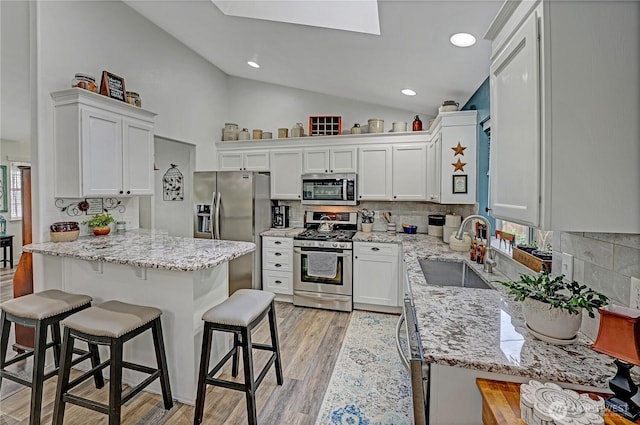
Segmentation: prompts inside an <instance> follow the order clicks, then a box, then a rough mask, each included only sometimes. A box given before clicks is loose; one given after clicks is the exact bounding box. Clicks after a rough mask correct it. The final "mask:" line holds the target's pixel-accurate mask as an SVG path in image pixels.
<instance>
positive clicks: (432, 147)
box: [427, 134, 442, 202]
mask: <svg viewBox="0 0 640 425" xmlns="http://www.w3.org/2000/svg"><path fill="white" fill-rule="evenodd" d="M441 138H442V135H441V134H439V135H438V137H437V138H436V140H434V141H432V142H429V143H428V144H427V201H430V202H440V179H441V176H440V169H441V167H442V160H441V158H442V155H441V152H442V142H441V140H440V139H441Z"/></svg>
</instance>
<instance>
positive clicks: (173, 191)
mask: <svg viewBox="0 0 640 425" xmlns="http://www.w3.org/2000/svg"><path fill="white" fill-rule="evenodd" d="M182 180H183V178H182V173H181V172H180V170H178V166H177V165H176V164H171V168H169V169H168V170H167V172H166V173H164V176H162V199H163V200H164V201H184V185H183V184H182Z"/></svg>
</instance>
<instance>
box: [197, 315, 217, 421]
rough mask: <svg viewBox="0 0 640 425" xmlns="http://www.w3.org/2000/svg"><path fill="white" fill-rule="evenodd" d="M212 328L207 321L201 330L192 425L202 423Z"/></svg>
mask: <svg viewBox="0 0 640 425" xmlns="http://www.w3.org/2000/svg"><path fill="white" fill-rule="evenodd" d="M212 338H213V329H212V327H211V325H210V324H209V323H208V322H205V324H204V331H203V332H202V351H201V355H200V371H199V372H198V386H197V388H196V410H195V413H194V416H193V425H200V424H201V423H202V416H203V414H204V399H205V395H206V390H207V382H206V380H207V374H208V371H209V358H210V357H211V340H212Z"/></svg>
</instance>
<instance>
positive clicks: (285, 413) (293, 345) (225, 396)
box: [0, 303, 350, 425]
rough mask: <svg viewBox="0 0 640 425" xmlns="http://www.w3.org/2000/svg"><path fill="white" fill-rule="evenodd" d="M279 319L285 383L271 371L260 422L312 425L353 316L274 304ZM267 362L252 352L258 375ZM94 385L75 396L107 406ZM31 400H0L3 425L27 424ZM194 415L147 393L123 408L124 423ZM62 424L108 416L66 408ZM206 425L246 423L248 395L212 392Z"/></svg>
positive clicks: (264, 336)
mask: <svg viewBox="0 0 640 425" xmlns="http://www.w3.org/2000/svg"><path fill="white" fill-rule="evenodd" d="M276 315H277V318H278V335H279V338H280V349H281V352H282V366H283V373H284V384H283V385H282V386H277V385H276V378H275V372H274V369H273V367H272V368H271V370H270V371H269V373H267V375H266V377H265V379H264V381H263V382H262V384H261V385H260V387H259V388H258V391H257V396H256V401H257V409H258V421H259V423H260V424H264V425H272V424H292V425H296V424H300V425H307V424H314V423H315V419H316V416H317V414H318V411H319V410H320V405H321V404H322V399H323V396H324V393H325V390H326V388H327V385H328V383H329V379H330V378H331V372H332V370H333V367H334V365H335V362H336V359H337V357H338V353H339V351H340V347H341V345H342V340H343V338H344V335H345V331H346V328H347V325H348V324H349V317H350V314H349V313H341V312H333V311H327V310H317V309H311V308H303V307H294V306H293V305H291V304H288V303H276ZM268 341H269V332H268V326H267V324H266V322H265V323H263V324H262V325H260V326H259V327H258V328H257V329H256V330H255V331H254V333H253V342H264V343H268ZM267 358H268V353H267V352H263V351H259V350H254V361H255V366H254V370H256V373H257V371H259V370H260V369H259V368H261V367H262V365H264V364H265V362H266V359H267ZM240 366H241V369H240V373H239V374H238V378H237V379H238V380H240V379H241V377H242V362H240ZM72 376H75V375H72ZM223 377H224V378H226V379H231V367H230V365H227V366H225V368H224V369H223ZM56 380H57V378H55V377H54V378H51V379H49V380H48V381H47V382H46V384H45V389H44V395H43V403H42V406H43V407H42V423H43V424H48V423H51V416H52V413H53V399H54V395H55V384H56ZM4 381H5V383H8V382H6V380H4ZM5 383H3V386H4V385H5ZM92 384H93V381H92V380H88V381H87V382H85V383H83V384H82V385H80V386H79V387H77V388H76V389H74V391H73V392H75V393H76V394H78V395H81V396H83V397H90V398H92V399H94V400H98V401H100V402H103V403H106V402H107V397H108V394H107V391H105V389H102V390H96V389H95V387H93V385H92ZM106 387H107V386H105V388H106ZM29 397H30V390H29V389H28V388H25V389H24V390H20V391H19V392H17V393H15V394H13V395H11V396H9V397H6V398H5V399H3V400H2V401H0V425H16V424H21V425H23V424H28V423H29V418H28V416H29ZM193 411H194V408H193V407H192V406H187V405H184V404H180V403H175V404H174V407H173V408H172V409H171V410H169V411H165V410H164V408H163V405H162V397H161V396H159V395H155V394H151V393H146V392H143V393H141V394H139V395H138V396H137V397H135V398H134V399H133V400H131V401H130V402H129V403H128V404H127V405H126V406H125V407H123V411H122V424H123V425H125V424H154V425H155V424H158V425H162V424H171V425H173V424H176V425H183V424H185V425H186V424H192V423H193ZM64 423H65V424H66V425H86V424H92V425H93V424H106V423H107V420H106V416H105V415H102V414H99V413H97V412H93V411H91V410H87V409H84V408H81V407H78V406H73V405H69V404H68V405H67V409H66V414H65V421H64ZM203 423H204V424H212V425H213V424H215V425H222V424H246V423H247V414H246V403H245V396H244V393H241V392H238V391H233V390H227V389H223V388H219V387H216V388H212V387H208V393H207V397H206V403H205V411H204V421H203Z"/></svg>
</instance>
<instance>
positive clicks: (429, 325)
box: [354, 232, 635, 389]
mask: <svg viewBox="0 0 640 425" xmlns="http://www.w3.org/2000/svg"><path fill="white" fill-rule="evenodd" d="M356 237H357V238H360V237H362V238H364V240H366V241H375V242H389V243H398V242H397V239H401V243H402V248H403V251H404V261H405V264H406V266H407V269H408V277H409V285H410V289H411V292H412V296H413V301H414V304H415V309H416V315H417V320H418V328H419V331H420V338H421V341H422V346H423V355H424V358H425V361H426V362H428V363H435V364H441V365H448V366H455V367H462V368H468V369H474V370H479V371H486V372H493V373H503V374H507V375H517V376H523V377H528V378H532V379H537V380H542V381H554V382H558V383H571V384H574V385H584V386H590V387H596V388H603V389H605V388H608V380H609V379H610V378H611V377H612V376H613V375H614V374H615V370H616V369H615V366H614V365H613V358H611V357H609V356H606V355H604V354H600V353H597V352H595V351H593V350H591V348H590V346H591V344H592V342H593V341H591V340H590V339H588V338H587V337H586V336H585V335H583V334H581V333H580V334H578V340H577V341H576V342H575V343H573V344H570V345H563V346H561V345H552V344H549V343H546V342H543V341H540V340H538V339H536V338H534V337H533V336H532V335H531V334H530V333H529V332H528V331H527V330H526V328H525V327H524V318H523V316H522V309H521V303H519V302H515V301H513V299H512V298H511V297H510V296H509V295H507V292H506V288H504V286H502V285H501V284H500V283H499V281H501V280H507V278H506V277H505V276H504V275H502V274H501V273H499V272H494V273H493V274H487V273H484V272H483V271H482V266H481V265H478V264H475V263H472V262H471V261H469V260H468V255H467V253H462V252H455V251H452V250H451V249H450V248H449V245H447V244H445V243H444V242H442V240H441V239H438V238H435V237H433V236H427V235H423V234H417V235H408V234H403V233H397V234H388V233H384V232H374V233H370V234H367V233H358V234H357V235H356ZM354 240H356V239H354ZM421 258H430V259H439V260H442V261H466V262H467V263H468V264H470V265H471V266H472V267H473V268H475V269H476V270H477V271H478V272H479V274H480V275H481V276H482V277H483V278H484V279H485V280H486V281H487V282H488V283H489V285H490V286H491V287H493V288H494V289H495V290H487V289H474V288H456V287H444V286H434V285H428V284H427V282H426V280H425V277H424V275H423V273H422V270H421V268H420V264H419V263H418V260H419V259H421ZM634 372H635V371H634Z"/></svg>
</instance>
